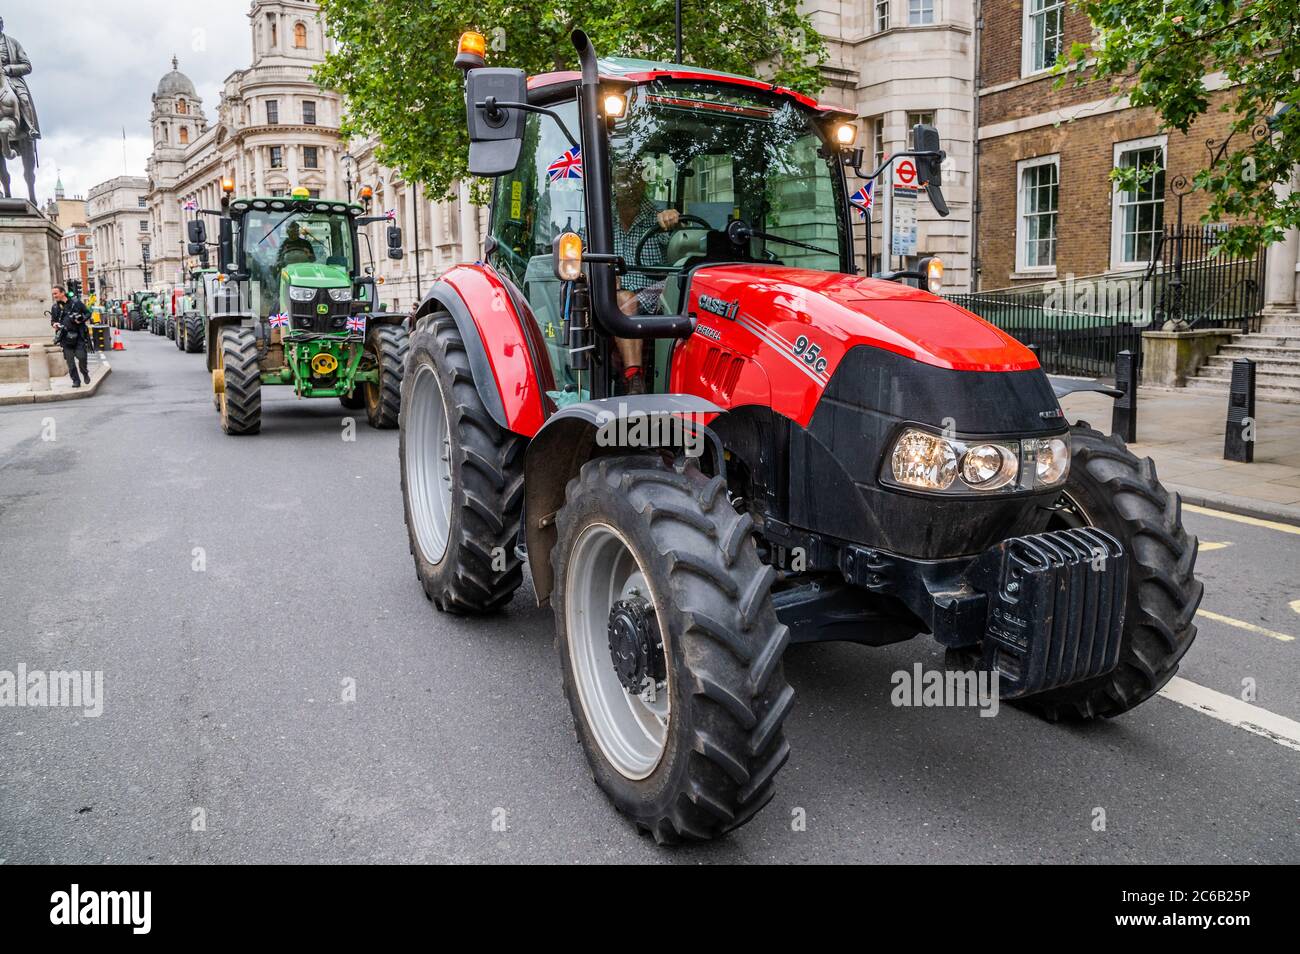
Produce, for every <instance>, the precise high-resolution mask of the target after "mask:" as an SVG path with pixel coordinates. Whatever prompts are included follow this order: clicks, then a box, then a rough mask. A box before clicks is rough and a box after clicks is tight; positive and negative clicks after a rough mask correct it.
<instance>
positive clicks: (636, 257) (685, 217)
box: [632, 213, 713, 265]
mask: <svg viewBox="0 0 1300 954" xmlns="http://www.w3.org/2000/svg"><path fill="white" fill-rule="evenodd" d="M686 221H691V222H698V223H699V224H700V225H702V226H703V227H704V228H706V229H712V228H713V226H712V225H710V224H709V223H708V222H707V221H706V220H704V219H702V218H700V217H699V216H698V215H690V214H689V213H687V214H682V215H678V216H677V225H676V226H674V228H677V227H680V226H681V224H682V223H683V222H686ZM667 231H669V230H668V229H666V228H664V227H663V226H662V225H660V224H659V223H658V222H656V223H655V227H654V228H652V229H651V230H650V231H648V232H646V234H645V235H643V236H641V241H639V242H637V243H636V251H635V252H633V253H632V264H633V265H645V264H646V263H645V262H643V261H641V250H642V249H643V248H645V243H646V242H648V241H650V239H651V238H653V237H654V236H656V235H658V234H660V233H661V232H667Z"/></svg>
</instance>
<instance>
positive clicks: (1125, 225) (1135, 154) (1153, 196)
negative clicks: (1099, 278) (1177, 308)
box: [1111, 136, 1165, 268]
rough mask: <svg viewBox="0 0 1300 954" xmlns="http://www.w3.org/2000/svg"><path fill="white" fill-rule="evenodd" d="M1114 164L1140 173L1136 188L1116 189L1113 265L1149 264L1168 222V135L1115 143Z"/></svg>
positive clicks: (1113, 211) (1112, 223)
mask: <svg viewBox="0 0 1300 954" xmlns="http://www.w3.org/2000/svg"><path fill="white" fill-rule="evenodd" d="M1115 167H1116V168H1117V169H1138V170H1140V172H1139V174H1138V182H1137V187H1136V188H1135V189H1131V190H1130V189H1119V188H1116V189H1115V193H1114V208H1113V210H1112V213H1111V233H1112V239H1111V265H1112V266H1114V267H1117V268H1123V267H1125V266H1130V265H1146V264H1147V263H1148V262H1150V261H1151V255H1152V253H1153V252H1154V251H1155V248H1156V242H1157V240H1158V238H1159V236H1160V233H1161V232H1162V231H1163V230H1164V225H1165V137H1164V136H1152V137H1151V138H1149V139H1135V140H1132V141H1131V142H1121V143H1116V144H1115Z"/></svg>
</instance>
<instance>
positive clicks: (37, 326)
mask: <svg viewBox="0 0 1300 954" xmlns="http://www.w3.org/2000/svg"><path fill="white" fill-rule="evenodd" d="M59 234H60V233H59V227H58V225H56V224H55V223H54V221H53V220H52V219H49V218H47V217H46V216H44V215H42V214H41V213H40V212H39V211H38V210H37V209H36V207H35V206H32V205H30V204H29V203H28V202H27V201H26V200H25V199H0V341H43V340H46V339H47V338H48V337H49V330H50V324H49V319H48V318H46V317H45V316H44V314H43V312H44V311H45V310H46V309H48V308H49V307H50V303H51V300H52V295H51V294H50V289H51V288H52V287H53V286H54V284H55V283H56V282H58V281H59V278H60V276H59Z"/></svg>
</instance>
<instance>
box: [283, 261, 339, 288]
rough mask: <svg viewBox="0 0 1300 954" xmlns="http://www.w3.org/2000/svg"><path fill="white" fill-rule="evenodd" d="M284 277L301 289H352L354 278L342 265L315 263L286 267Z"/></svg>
mask: <svg viewBox="0 0 1300 954" xmlns="http://www.w3.org/2000/svg"><path fill="white" fill-rule="evenodd" d="M283 273H284V276H285V277H286V278H287V279H288V280H289V284H290V285H297V286H298V287H299V288H350V287H352V277H351V276H350V275H349V274H348V270H347V269H346V268H344V267H343V266H342V265H318V264H316V263H315V262H300V263H297V264H294V265H286V266H284V269H283Z"/></svg>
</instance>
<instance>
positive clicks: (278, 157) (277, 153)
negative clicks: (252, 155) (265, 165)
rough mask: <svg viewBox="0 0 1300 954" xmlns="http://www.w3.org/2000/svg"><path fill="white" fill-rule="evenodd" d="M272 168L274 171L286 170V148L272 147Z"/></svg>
mask: <svg viewBox="0 0 1300 954" xmlns="http://www.w3.org/2000/svg"><path fill="white" fill-rule="evenodd" d="M271 168H272V169H283V168H284V146H272V147H271Z"/></svg>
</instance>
